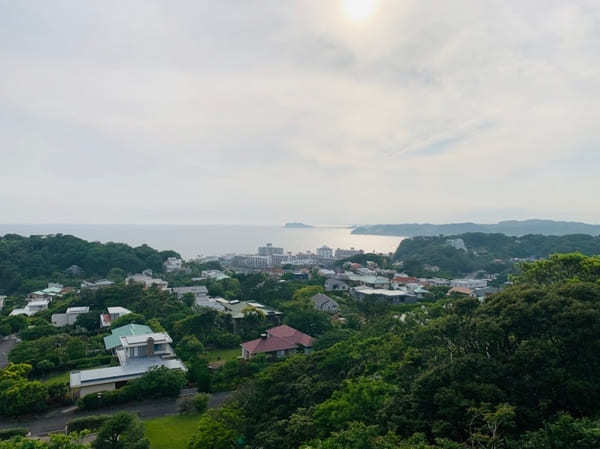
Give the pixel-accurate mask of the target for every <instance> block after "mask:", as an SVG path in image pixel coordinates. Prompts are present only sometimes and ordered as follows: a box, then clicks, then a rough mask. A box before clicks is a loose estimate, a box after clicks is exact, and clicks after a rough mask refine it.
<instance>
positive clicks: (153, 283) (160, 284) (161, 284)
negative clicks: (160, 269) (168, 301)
mask: <svg viewBox="0 0 600 449" xmlns="http://www.w3.org/2000/svg"><path fill="white" fill-rule="evenodd" d="M148 271H149V270H144V272H143V273H141V274H140V273H138V274H132V275H131V276H127V278H125V283H126V284H130V283H132V282H133V283H138V284H144V288H150V287H157V288H158V289H160V290H166V289H167V287H168V286H169V283H168V282H167V281H164V280H162V279H158V278H153V277H152V275H148Z"/></svg>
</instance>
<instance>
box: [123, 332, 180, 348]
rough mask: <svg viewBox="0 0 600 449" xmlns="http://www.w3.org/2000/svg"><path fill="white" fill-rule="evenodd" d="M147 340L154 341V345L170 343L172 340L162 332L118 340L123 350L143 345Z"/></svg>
mask: <svg viewBox="0 0 600 449" xmlns="http://www.w3.org/2000/svg"><path fill="white" fill-rule="evenodd" d="M149 339H152V340H154V343H172V342H173V340H172V339H171V337H169V335H168V334H165V333H164V332H152V331H150V333H146V334H141V335H138V334H135V335H124V336H122V337H121V338H120V340H121V344H122V346H123V347H124V348H127V347H130V346H139V345H145V344H146V343H147V342H148V340H149Z"/></svg>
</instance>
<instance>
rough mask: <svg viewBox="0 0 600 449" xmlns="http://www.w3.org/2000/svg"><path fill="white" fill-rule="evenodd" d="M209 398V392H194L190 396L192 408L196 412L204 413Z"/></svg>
mask: <svg viewBox="0 0 600 449" xmlns="http://www.w3.org/2000/svg"><path fill="white" fill-rule="evenodd" d="M209 400H210V394H206V393H196V394H195V395H194V397H193V398H192V401H193V403H194V409H195V410H196V412H198V413H204V412H205V411H206V409H207V408H208V401H209Z"/></svg>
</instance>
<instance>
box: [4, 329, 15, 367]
mask: <svg viewBox="0 0 600 449" xmlns="http://www.w3.org/2000/svg"><path fill="white" fill-rule="evenodd" d="M16 344H17V337H15V336H14V335H9V336H7V337H0V369H2V368H4V367H5V366H6V365H8V353H9V352H10V350H11V349H12V348H14V347H15V345H16Z"/></svg>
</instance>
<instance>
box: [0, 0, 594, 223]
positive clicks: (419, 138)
mask: <svg viewBox="0 0 600 449" xmlns="http://www.w3.org/2000/svg"><path fill="white" fill-rule="evenodd" d="M599 23H600V7H598V6H597V5H596V4H595V2H592V1H573V2H569V3H568V4H566V3H565V2H560V1H557V0H550V1H544V2H542V1H541V0H539V1H537V0H536V1H531V2H519V1H516V0H510V1H496V0H486V1H475V0H458V1H456V2H442V3H440V2H433V1H416V0H407V1H403V2H397V1H392V0H379V1H378V2H377V7H376V10H375V13H374V14H373V16H372V17H370V18H368V19H367V20H364V21H360V22H357V21H355V22H352V21H349V20H348V19H347V17H344V15H343V14H342V13H341V6H340V2H337V1H332V2H322V1H316V0H303V1H299V2H279V1H275V0H270V1H265V2H260V3H258V4H257V3H256V2H237V1H233V0H231V1H221V2H208V1H207V2H189V1H183V0H182V1H177V2H166V1H158V0H155V1H141V0H140V1H135V0H132V1H129V2H127V3H126V4H123V2H116V1H111V0H108V1H105V2H101V3H94V2H92V3H89V2H86V3H84V2H76V1H70V0H61V1H57V2H53V4H52V5H50V4H40V3H39V2H34V1H27V0H25V1H22V2H18V3H15V2H11V1H8V0H0V60H1V61H2V64H3V71H2V74H1V75H0V128H2V129H3V132H2V133H0V148H1V150H0V151H1V153H0V155H1V157H2V164H0V190H1V191H2V192H3V194H2V196H1V198H0V199H1V200H2V204H3V208H2V209H1V210H0V222H3V221H4V222H18V221H30V222H38V221H60V220H68V221H74V222H103V221H107V222H115V217H118V218H119V220H118V221H121V222H128V223H134V222H159V223H165V222H172V223H178V222H186V223H219V222H230V223H239V222H253V223H277V222H281V221H285V220H287V218H288V217H290V216H293V217H298V216H303V217H306V218H305V220H306V221H309V222H313V223H319V222H324V223H336V222H337V223H344V222H353V223H356V222H371V223H373V222H378V221H380V222H394V221H404V220H408V221H447V220H454V219H455V218H457V217H460V218H461V219H471V220H477V219H478V217H485V218H486V219H488V220H490V219H496V218H511V217H507V216H506V214H507V213H509V212H508V211H519V212H518V215H523V216H527V215H531V216H534V215H535V216H540V217H542V216H543V217H553V216H558V215H560V216H570V217H571V218H573V219H582V220H589V221H596V222H598V221H600V215H598V212H597V208H596V207H593V204H592V202H593V200H592V198H590V197H589V195H588V193H589V191H593V190H597V189H598V188H599V187H600V181H598V178H597V176H594V175H593V174H592V173H590V171H589V170H586V169H585V167H582V164H579V163H578V161H581V160H590V156H589V155H590V154H594V153H596V150H595V148H596V147H595V145H594V144H595V142H596V141H595V136H596V134H597V133H596V127H597V124H596V121H597V120H596V117H598V116H599V115H600V106H598V104H597V103H598V102H597V101H596V100H597V98H598V96H599V94H600V76H599V75H600V73H599V72H600V51H599V50H600V27H599V26H598V24H599ZM595 162H597V161H596V160H595V159H592V162H591V163H590V164H587V166H588V167H589V166H590V165H594V164H595ZM583 165H585V164H583ZM561 167H564V169H563V170H560V168H561ZM582 168H583V169H582ZM534 180H535V181H534ZM557 186H560V188H561V190H560V192H557V191H556V190H557ZM72 192H78V195H76V196H74V195H72ZM136 197H150V198H152V204H153V207H150V208H149V207H147V206H143V207H142V206H140V204H139V202H135V201H132V198H136ZM572 198H583V199H582V200H579V201H572ZM588 198H589V199H588ZM83 199H85V200H83ZM323 204H327V207H323ZM23 205H26V207H22V206H23ZM98 205H101V208H100V209H99V208H98V207H97V206H98ZM514 213H515V214H517V212H514Z"/></svg>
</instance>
